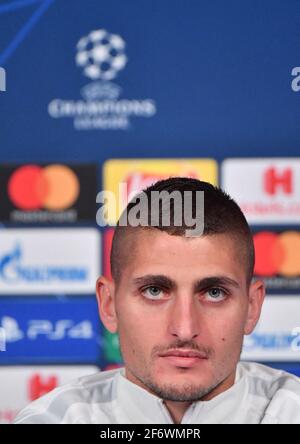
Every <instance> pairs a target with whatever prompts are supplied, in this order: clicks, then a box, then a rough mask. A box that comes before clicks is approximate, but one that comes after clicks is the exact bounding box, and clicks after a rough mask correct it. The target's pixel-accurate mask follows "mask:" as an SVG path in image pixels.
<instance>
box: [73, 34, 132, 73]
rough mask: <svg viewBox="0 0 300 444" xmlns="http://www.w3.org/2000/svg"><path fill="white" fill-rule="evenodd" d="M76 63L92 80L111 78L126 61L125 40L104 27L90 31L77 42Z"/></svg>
mask: <svg viewBox="0 0 300 444" xmlns="http://www.w3.org/2000/svg"><path fill="white" fill-rule="evenodd" d="M76 63H77V65H78V66H81V67H82V68H83V73H84V74H85V75H86V76H87V77H89V78H90V79H92V80H95V79H101V80H112V79H114V78H115V77H116V76H117V74H118V72H119V71H120V70H121V69H123V68H124V66H125V65H126V63H127V56H126V54H125V42H124V40H123V39H122V38H121V37H120V36H119V35H116V34H109V33H108V32H107V31H106V30H104V29H99V30H97V31H92V32H91V33H90V34H89V35H87V36H85V37H82V38H81V39H80V40H79V42H78V43H77V56H76Z"/></svg>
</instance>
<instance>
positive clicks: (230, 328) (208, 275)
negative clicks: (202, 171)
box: [16, 178, 300, 424]
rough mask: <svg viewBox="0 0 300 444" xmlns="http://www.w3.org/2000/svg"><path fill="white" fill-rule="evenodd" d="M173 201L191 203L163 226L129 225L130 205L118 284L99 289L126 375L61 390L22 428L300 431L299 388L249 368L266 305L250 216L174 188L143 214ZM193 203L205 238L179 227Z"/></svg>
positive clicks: (215, 197) (116, 247)
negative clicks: (278, 426) (246, 341)
mask: <svg viewBox="0 0 300 444" xmlns="http://www.w3.org/2000/svg"><path fill="white" fill-rule="evenodd" d="M162 191H167V192H168V193H173V192H176V193H177V195H176V196H177V198H178V195H179V197H182V198H183V200H182V201H181V202H180V201H178V199H177V202H176V203H175V199H174V201H173V200H172V201H171V200H169V203H172V204H170V205H169V210H168V211H169V215H170V224H168V225H164V224H163V223H162V216H163V215H165V212H166V207H165V206H164V205H161V207H160V209H159V213H158V215H159V222H158V223H156V224H155V226H151V224H148V225H147V224H145V223H143V224H135V223H133V224H131V226H130V225H128V224H127V226H126V224H124V220H125V222H126V221H127V222H128V220H129V219H130V217H129V214H130V211H131V210H134V209H136V207H137V205H138V203H139V202H141V199H135V200H133V201H132V202H131V203H129V205H128V207H127V212H125V213H124V214H125V216H124V214H123V215H122V217H121V219H120V221H121V222H122V223H120V221H119V224H118V226H117V227H116V230H115V234H114V239H113V244H112V251H111V270H112V276H113V279H112V280H109V279H108V278H106V277H103V276H102V277H100V278H99V280H98V282H97V297H98V303H99V311H100V317H101V320H102V322H103V324H104V325H105V327H106V328H107V329H108V330H109V331H110V332H112V333H115V332H118V334H119V338H120V347H121V351H122V356H123V359H124V363H125V366H124V368H122V369H117V370H113V371H105V372H102V373H99V374H96V375H93V376H88V377H83V378H81V379H79V380H78V381H75V382H74V383H71V384H68V385H66V386H64V387H61V388H58V389H56V390H54V391H53V392H51V393H50V394H48V395H46V396H44V397H43V398H41V399H39V400H37V401H35V402H34V403H32V404H31V405H30V406H29V407H28V408H26V409H25V410H24V411H23V412H21V414H20V415H19V416H18V418H17V419H16V423H98V424H104V423H105V424H112V423H114V424H115V423H166V424H172V423H182V424H188V423H195V424H201V423H250V424H257V423H264V424H269V423H300V381H299V379H298V378H296V377H295V376H292V375H290V374H288V373H285V372H283V371H278V370H273V369H271V368H269V367H266V366H263V365H260V364H255V363H240V362H239V358H240V353H241V348H242V343H243V336H244V335H245V334H246V335H248V334H250V333H251V332H252V331H253V329H254V327H255V325H256V323H257V321H258V319H259V316H260V312H261V306H262V303H263V299H264V295H265V289H264V284H263V282H261V281H258V280H257V281H253V279H252V275H253V267H254V247H253V240H252V236H251V232H250V229H249V226H248V224H247V222H246V220H245V217H244V215H243V214H242V212H241V210H240V208H239V207H238V205H237V204H236V203H235V202H234V201H233V200H232V199H231V198H230V197H229V196H228V195H227V194H226V193H224V192H223V191H221V190H220V189H218V188H215V187H213V186H212V185H210V184H208V183H205V182H201V181H198V180H195V179H187V178H170V179H167V180H163V181H160V182H157V183H156V184H154V185H153V186H151V187H149V188H148V189H147V190H145V193H144V194H143V196H146V197H147V198H149V200H148V201H147V203H146V206H145V205H144V207H143V208H139V210H140V213H141V212H143V211H144V210H145V209H146V210H148V211H149V214H148V219H147V221H148V222H149V221H151V220H155V218H152V219H151V214H150V213H151V211H152V210H151V208H152V207H151V205H150V204H149V202H151V196H153V195H156V196H157V192H159V193H161V192H162ZM185 192H190V193H192V200H190V201H189V203H190V205H191V206H190V208H189V210H190V215H191V214H192V215H193V217H194V216H195V215H197V217H198V218H199V214H198V213H197V202H198V201H197V198H198V195H199V193H201V195H200V197H201V196H203V194H204V227H203V230H202V231H201V233H200V235H199V234H198V235H196V236H195V235H193V233H192V232H191V230H190V228H191V226H190V225H189V226H187V224H186V223H185V222H184V221H183V222H182V223H181V225H180V224H179V225H178V224H175V223H174V221H175V212H176V210H178V208H179V209H180V210H181V214H182V213H183V210H184V196H185ZM155 193H156V194H155ZM197 193H198V194H197ZM162 202H163V200H162ZM178 202H179V203H178ZM156 208H157V207H156ZM202 208H203V207H202ZM202 212H203V211H202ZM135 214H136V215H137V212H136V213H135ZM202 215H203V214H202ZM152 216H153V214H152ZM156 216H157V214H156ZM194 220H195V219H194ZM144 222H145V221H144ZM156 222H157V219H156ZM195 223H196V222H195ZM187 233H189V235H187Z"/></svg>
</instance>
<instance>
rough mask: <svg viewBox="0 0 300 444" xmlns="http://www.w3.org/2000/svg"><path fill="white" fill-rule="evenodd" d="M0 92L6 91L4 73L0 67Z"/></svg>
mask: <svg viewBox="0 0 300 444" xmlns="http://www.w3.org/2000/svg"><path fill="white" fill-rule="evenodd" d="M0 91H3V92H4V91H6V71H5V69H4V68H1V66H0Z"/></svg>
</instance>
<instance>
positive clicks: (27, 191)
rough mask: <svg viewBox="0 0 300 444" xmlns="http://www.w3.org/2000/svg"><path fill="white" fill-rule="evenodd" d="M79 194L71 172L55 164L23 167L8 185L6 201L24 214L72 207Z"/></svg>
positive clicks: (75, 178) (76, 179)
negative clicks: (24, 212) (7, 198)
mask: <svg viewBox="0 0 300 444" xmlns="http://www.w3.org/2000/svg"><path fill="white" fill-rule="evenodd" d="M79 191H80V184H79V180H78V178H77V176H76V174H75V173H74V171H72V170H71V168H69V167H67V166H64V165H58V164H55V165H49V166H46V167H41V166H38V165H24V166H22V167H20V168H18V169H17V170H15V171H14V172H13V174H12V175H11V177H10V179H9V182H8V195H9V198H10V199H11V201H12V202H13V204H14V205H15V206H16V207H17V208H20V209H22V210H24V211H34V210H40V209H47V210H51V211H61V210H64V209H66V208H69V207H71V206H72V205H73V204H74V202H75V201H76V200H77V198H78V196H79Z"/></svg>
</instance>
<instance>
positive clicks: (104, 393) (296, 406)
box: [15, 362, 300, 424]
mask: <svg viewBox="0 0 300 444" xmlns="http://www.w3.org/2000/svg"><path fill="white" fill-rule="evenodd" d="M15 423H16V424H49V423H50V424H58V423H59V424H75V423H77V424H173V421H172V418H171V416H170V414H169V412H168V410H167V408H166V406H165V404H164V401H163V400H162V399H160V398H158V397H157V396H155V395H152V394H151V393H149V392H148V391H146V390H144V389H143V388H141V387H139V386H137V385H136V384H134V383H132V382H130V381H129V380H128V379H126V378H125V371H124V369H117V370H112V371H104V372H99V373H97V374H95V375H91V376H84V377H82V378H80V379H78V380H75V381H74V382H72V383H70V384H67V385H65V386H62V387H59V388H57V389H55V390H53V391H52V392H50V393H48V394H47V395H45V396H43V397H42V398H39V399H38V400H36V401H34V402H33V403H31V404H30V405H29V406H28V407H27V408H25V409H24V410H23V411H22V412H21V413H19V415H18V416H17V418H16V420H15ZM181 424H300V379H299V378H297V377H296V376H293V375H291V374H289V373H286V372H284V371H281V370H274V369H272V368H270V367H267V366H264V365H261V364H256V363H245V362H240V363H239V364H238V366H237V372H236V379H235V383H234V385H233V386H232V387H230V388H229V389H228V390H226V391H224V392H223V393H221V394H219V395H218V396H216V397H214V398H213V399H211V400H209V401H197V402H194V403H192V404H191V405H190V407H189V408H188V409H187V411H186V412H185V414H184V416H183V419H182V422H181Z"/></svg>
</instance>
